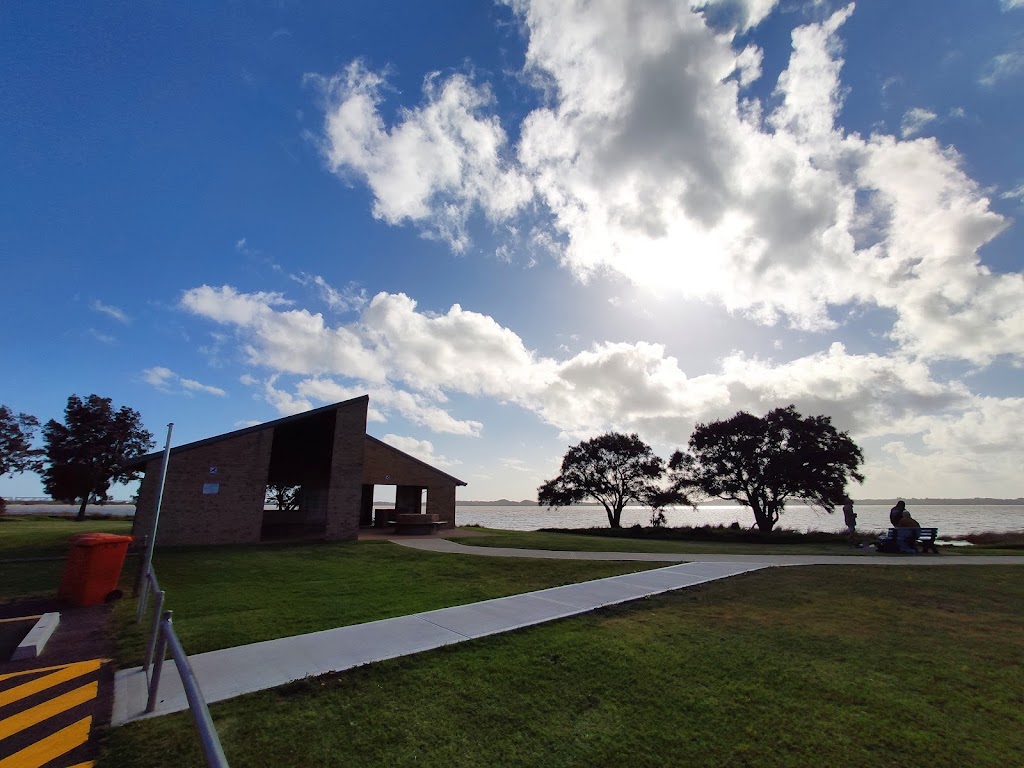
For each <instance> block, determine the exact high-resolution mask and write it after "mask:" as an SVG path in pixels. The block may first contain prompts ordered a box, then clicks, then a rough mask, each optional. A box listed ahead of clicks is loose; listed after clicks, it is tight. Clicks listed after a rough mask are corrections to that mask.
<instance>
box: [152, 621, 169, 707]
mask: <svg viewBox="0 0 1024 768" xmlns="http://www.w3.org/2000/svg"><path fill="white" fill-rule="evenodd" d="M165 623H166V624H167V627H168V628H170V625H171V611H164V615H163V618H162V619H161V620H160V623H159V624H158V625H157V626H158V627H159V630H158V632H157V634H158V635H159V638H158V639H157V643H156V657H155V658H154V660H153V661H154V664H153V673H152V674H151V675H150V676H149V698H148V699H147V700H146V712H147V713H149V712H152V711H153V710H155V709H156V696H157V693H158V691H159V690H160V673H161V672H163V668H164V656H166V655H167V631H166V630H165V629H164V624H165Z"/></svg>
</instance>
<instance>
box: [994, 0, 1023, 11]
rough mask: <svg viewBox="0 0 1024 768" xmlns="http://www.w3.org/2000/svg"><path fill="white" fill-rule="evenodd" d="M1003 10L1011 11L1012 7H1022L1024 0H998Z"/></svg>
mask: <svg viewBox="0 0 1024 768" xmlns="http://www.w3.org/2000/svg"><path fill="white" fill-rule="evenodd" d="M1000 2H1001V3H1002V4H1003V10H1004V11H1012V10H1013V9H1014V8H1024V0H1000Z"/></svg>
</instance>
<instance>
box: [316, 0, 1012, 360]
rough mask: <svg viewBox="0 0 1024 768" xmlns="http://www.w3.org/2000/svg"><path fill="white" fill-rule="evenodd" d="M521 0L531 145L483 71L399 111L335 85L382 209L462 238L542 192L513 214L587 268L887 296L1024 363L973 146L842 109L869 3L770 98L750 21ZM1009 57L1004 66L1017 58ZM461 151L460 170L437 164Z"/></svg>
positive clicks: (927, 349) (763, 303) (916, 341)
mask: <svg viewBox="0 0 1024 768" xmlns="http://www.w3.org/2000/svg"><path fill="white" fill-rule="evenodd" d="M510 4H511V6H512V7H513V9H514V10H515V11H516V13H517V14H518V15H519V16H520V17H521V19H522V20H523V24H524V29H525V30H526V34H527V36H528V39H527V43H528V47H527V53H526V75H527V76H528V77H529V78H530V82H532V83H534V84H535V85H536V86H537V87H538V88H539V89H542V90H543V92H544V94H545V95H546V97H547V98H546V99H545V105H544V106H542V107H539V108H537V109H535V110H533V111H532V112H530V113H529V114H528V115H526V117H525V118H524V119H523V121H522V123H521V125H520V126H518V127H519V132H518V133H519V136H520V138H519V141H518V143H517V144H516V145H515V147H514V160H513V159H509V158H510V157H511V150H512V149H513V148H509V149H508V150H506V148H505V141H506V139H505V135H506V134H505V132H504V129H503V128H502V127H501V126H500V125H498V123H497V118H496V117H493V116H489V115H488V111H493V109H492V108H493V100H492V97H491V95H490V93H489V92H488V91H486V89H485V88H484V86H481V85H475V84H472V83H471V82H470V80H469V79H468V78H467V77H465V76H463V75H453V76H451V77H449V78H447V79H445V78H443V77H441V76H439V75H434V76H431V78H429V79H428V84H427V87H425V89H424V93H423V104H421V105H420V106H418V107H416V108H409V109H406V110H400V112H399V116H398V117H397V118H396V120H395V121H394V123H393V124H392V125H391V126H387V125H386V124H385V122H384V119H383V117H382V116H381V113H380V110H379V109H378V107H379V103H380V92H381V88H382V87H383V80H382V79H381V77H380V76H378V75H373V74H371V73H368V72H366V71H365V69H363V68H362V67H361V66H359V65H357V64H354V65H353V66H352V67H350V68H349V70H347V71H346V72H345V73H343V74H342V75H339V76H337V77H336V78H333V79H331V80H330V81H329V82H330V87H329V88H328V90H329V91H330V92H331V93H333V94H334V97H333V98H332V100H331V101H330V108H329V109H328V114H327V127H326V128H325V141H326V142H327V144H328V147H329V150H330V152H331V153H332V154H331V157H332V160H331V167H332V168H334V169H336V170H339V171H340V170H347V171H348V172H349V173H355V174H356V176H357V177H360V178H363V179H365V181H366V183H367V184H368V185H369V187H370V189H371V190H372V191H373V194H374V196H375V210H376V211H377V213H378V215H380V216H382V217H383V218H385V219H386V220H388V221H390V222H395V223H397V222H400V221H413V222H418V223H419V224H420V225H422V226H425V227H428V229H429V228H431V227H435V229H434V230H431V231H433V232H434V234H437V233H438V231H437V230H436V227H440V228H441V229H445V228H447V230H448V231H450V232H452V233H454V234H453V235H452V237H451V238H450V239H451V240H452V242H453V244H454V245H455V247H456V248H459V249H461V248H464V247H465V245H466V238H467V237H468V235H467V232H466V227H465V224H466V213H467V211H468V210H470V209H471V208H474V207H479V208H480V209H481V210H483V211H485V212H487V213H488V215H490V216H492V218H495V219H500V220H504V219H506V218H508V217H511V216H514V215H515V214H516V213H517V211H520V210H521V206H522V204H523V203H524V201H526V200H527V199H532V200H533V201H535V205H534V206H531V208H530V209H529V210H530V220H529V222H528V226H524V227H520V226H518V225H516V226H514V227H512V229H513V230H514V231H515V232H517V233H518V232H524V233H525V232H529V235H524V236H523V237H524V238H525V239H524V241H523V242H532V243H535V244H536V245H535V247H536V248H537V252H538V253H541V252H543V251H549V250H550V251H552V252H554V253H555V254H556V255H557V257H558V258H559V259H560V260H561V261H562V263H563V264H565V265H566V266H567V267H568V268H569V269H571V270H572V271H573V272H574V273H575V274H576V275H577V276H578V277H579V278H580V279H581V280H587V279H589V278H590V277H591V276H592V275H594V274H598V273H601V272H603V271H606V270H611V271H613V272H615V273H618V274H619V275H622V276H624V277H625V278H627V279H628V280H630V281H632V282H633V283H634V284H635V285H637V286H639V287H640V288H643V289H646V290H647V291H649V292H651V293H654V294H656V295H661V296H667V295H675V296H678V297H680V298H683V299H691V300H701V301H710V302H716V303H719V304H721V305H722V306H724V307H725V308H726V309H728V310H729V311H731V312H735V313H742V314H744V315H746V316H748V317H749V318H751V319H753V320H754V321H756V322H759V323H765V324H774V323H783V322H784V323H787V324H789V325H791V326H793V327H796V328H800V329H807V330H818V331H820V330H824V329H829V328H833V327H835V326H836V325H837V324H838V322H839V320H837V318H836V316H835V315H836V312H837V309H839V308H845V307H848V306H862V307H879V308H882V309H883V310H886V311H889V312H891V313H892V314H893V316H894V318H895V321H894V324H893V326H892V329H891V337H892V339H893V340H894V341H896V342H897V343H898V344H899V345H901V346H902V351H903V352H905V353H906V354H909V355H913V356H918V357H921V358H954V359H955V358H960V359H963V360H968V361H970V362H972V363H976V364H982V365H984V364H987V363H989V362H990V361H992V360H993V359H995V358H997V357H1000V356H1003V355H1006V356H1009V357H1011V358H1012V359H1016V360H1018V361H1020V360H1022V359H1024V322H1022V317H1021V311H1020V310H1019V309H1018V308H1019V307H1022V306H1024V282H1022V280H1021V276H1020V275H1018V274H1010V275H1006V274H1002V275H999V274H992V273H991V272H990V271H989V270H988V269H986V268H985V267H984V266H983V265H982V263H981V258H980V255H979V253H980V250H981V249H982V248H983V247H984V246H985V245H986V244H987V243H989V242H990V241H991V240H992V239H993V238H995V237H996V236H997V235H998V234H999V233H1000V232H1001V231H1002V230H1003V229H1004V228H1005V227H1006V226H1007V221H1006V220H1005V219H1004V218H1002V217H1001V216H999V215H998V214H997V213H995V212H993V211H992V210H991V208H990V205H989V200H988V198H987V197H986V195H985V193H984V191H983V190H982V189H981V188H980V187H979V185H978V184H977V183H976V182H974V181H973V180H972V179H971V178H970V177H968V176H967V174H966V173H965V172H964V170H963V162H962V159H961V158H960V156H959V155H958V154H957V153H956V152H955V151H954V150H952V149H950V148H946V147H943V146H941V145H939V144H938V143H937V142H935V141H934V140H933V139H929V138H913V136H914V134H915V133H917V132H919V131H920V130H921V129H922V127H923V126H924V125H926V124H927V122H928V121H929V120H931V119H932V118H931V114H932V113H930V112H927V111H926V110H921V109H918V110H916V111H915V110H912V111H911V112H910V113H908V115H907V120H906V122H905V125H904V134H903V135H902V136H901V137H900V138H897V137H894V136H890V135H886V134H883V133H876V134H873V135H871V136H867V137H864V136H861V135H859V134H855V133H847V132H846V131H845V130H844V129H843V128H842V126H840V125H838V124H837V117H838V115H839V114H840V108H841V105H842V102H843V98H844V95H845V92H846V89H845V87H844V86H843V84H842V81H841V79H840V75H841V71H842V66H843V61H842V58H841V49H842V42H841V39H840V32H841V30H842V28H843V24H844V23H845V22H846V21H847V19H848V18H849V17H850V16H851V14H852V13H853V12H854V6H853V5H852V4H850V5H847V6H846V7H844V8H842V9H841V10H839V11H837V12H835V13H834V14H832V15H831V16H830V17H829V18H827V19H826V20H824V21H822V22H820V23H813V24H807V25H804V26H801V27H799V28H797V29H795V30H794V31H793V35H792V41H793V48H792V53H791V55H790V59H789V62H788V64H787V66H786V68H785V70H784V71H783V72H782V74H781V75H780V76H779V78H778V81H777V83H776V88H775V91H774V98H775V100H774V101H773V102H772V103H773V104H777V106H775V107H774V108H773V109H771V110H770V111H768V106H767V105H766V104H765V103H762V102H760V101H758V100H756V99H750V98H748V97H745V96H743V95H741V92H740V83H739V82H737V77H734V76H733V75H734V73H739V74H738V78H739V80H740V81H741V82H747V81H749V80H750V79H751V78H753V77H755V76H756V75H757V73H758V71H759V69H760V66H759V61H760V58H761V55H760V52H758V51H755V50H752V49H750V48H748V47H746V44H745V43H744V47H743V48H742V49H741V50H736V49H734V47H733V45H734V43H735V41H736V40H737V39H739V38H737V37H735V36H730V34H729V33H723V32H721V31H715V30H713V29H711V28H709V26H708V25H707V24H705V22H704V19H703V18H702V17H701V16H700V15H699V14H696V13H693V12H691V11H690V10H688V9H687V7H686V6H682V5H680V4H677V3H668V2H650V3H620V2H612V1H611V0H606V1H605V2H583V0H532V1H528V0H516V1H515V2H511V3H510ZM693 5H694V6H695V7H698V8H708V9H709V10H708V12H709V13H710V12H712V11H714V10H715V9H712V8H710V6H712V5H714V6H716V8H717V10H721V9H722V8H725V7H726V6H730V5H731V7H732V8H733V11H734V13H735V12H738V15H734V17H733V18H734V19H739V21H738V22H736V24H735V25H734V29H735V30H740V29H742V28H744V25H747V26H749V25H750V24H756V23H758V22H759V21H760V20H762V19H764V18H765V17H766V15H767V14H768V13H770V11H771V10H772V7H773V6H774V5H775V4H774V3H772V2H768V1H767V0H765V2H746V3H741V2H732V3H701V2H697V3H693ZM1007 56H1009V54H1007ZM997 63H998V72H999V73H1000V75H999V76H1003V75H1004V74H1006V73H1008V72H1010V71H1011V70H1012V69H1013V68H1014V67H1016V66H1017V64H1016V63H1015V60H1013V59H1012V57H1011V58H1002V59H998V60H997ZM441 115H447V116H448V117H447V118H445V119H441V118H440V116H441ZM470 128H472V130H470ZM467 135H471V136H475V137H477V138H478V139H479V138H480V137H484V136H486V137H488V139H487V141H486V142H484V144H485V145H486V146H487V147H488V148H489V149H488V151H487V152H480V153H476V154H474V153H472V152H469V151H468V149H467V148H468V147H470V146H476V145H475V144H473V143H472V142H467V140H466V138H465V137H466V136H467ZM480 140H481V141H482V139H480ZM397 146H402V147H403V150H404V149H406V148H408V149H409V151H408V152H405V151H403V152H398V151H396V149H395V148H396V147H397ZM427 154H430V155H431V157H433V156H434V155H436V156H437V157H436V159H433V160H431V161H430V163H428V164H427V166H426V167H425V168H421V167H420V165H419V164H420V163H421V162H426V161H425V160H423V158H424V157H425V156H426V155H427ZM454 158H459V162H458V163H456V162H455V159H454ZM468 158H469V159H468ZM448 164H451V166H452V168H456V167H457V168H458V169H459V170H458V172H454V171H453V172H451V173H448V174H446V173H443V172H442V171H441V170H440V169H439V168H435V165H439V166H440V167H445V168H446V167H448ZM481 168H483V169H486V172H485V171H481V170H480V169H481ZM510 179H515V183H511V182H510V181H509V180H510ZM524 183H528V185H529V189H528V190H527V189H525V188H524V187H523V184H524ZM508 184H511V188H512V189H514V190H516V192H515V194H512V195H506V194H505V192H507V190H508V189H509V188H510V187H509V186H508ZM488 185H490V186H488ZM488 189H489V192H488ZM495 199H500V200H505V201H508V204H507V205H497V204H495V203H493V200H495ZM537 206H540V207H539V208H538V207H537ZM452 211H454V212H455V219H456V225H452V226H449V225H448V224H445V222H447V221H449V217H450V215H451V212H452ZM523 216H524V218H525V217H526V214H523ZM437 222H441V224H437Z"/></svg>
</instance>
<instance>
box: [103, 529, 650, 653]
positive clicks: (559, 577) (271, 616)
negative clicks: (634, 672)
mask: <svg viewBox="0 0 1024 768" xmlns="http://www.w3.org/2000/svg"><path fill="white" fill-rule="evenodd" d="M657 565H658V564H657V563H626V562H623V563H614V562H612V563H609V562H588V561H579V560H527V559H521V558H509V559H505V558H486V559H484V558H477V557H465V556H462V555H445V554H437V553H432V552H420V551H417V550H413V549H408V548H406V547H400V546H398V545H396V544H391V543H389V542H386V541H363V542H335V543H317V544H303V545H260V546H245V547H243V546H236V547H190V548H182V549H171V550H165V551H158V552H157V554H156V557H155V558H154V567H155V569H156V573H157V578H158V580H159V582H160V587H161V588H162V589H163V590H164V591H165V592H166V593H167V607H168V608H169V609H172V610H173V611H174V625H175V628H176V630H177V633H178V636H179V638H180V639H181V642H182V644H183V645H184V647H185V649H186V650H187V651H188V652H189V653H201V652H203V651H209V650H214V649H217V648H227V647H231V646H235V645H243V644H245V643H254V642H258V641H260V640H270V639H273V638H277V637H285V636H288V635H297V634H303V633H306V632H315V631H318V630H321V629H330V628H332V627H341V626H345V625H348V624H358V623H362V622H366V621H375V620H377V619H387V618H392V617H394V616H404V615H406V614H410V613H418V612H420V611H428V610H433V609H435V608H445V607H448V606H452V605H462V604H465V603H473V602H477V601H479V600H487V599H490V598H494V597H504V596H505V595H512V594H517V593H520V592H529V591H531V590H535V589H544V588H546V587H552V586H559V585H562V584H571V583H574V582H578V581H588V580H590V579H598V578H602V577H605V576H615V575H618V574H622V573H631V572H634V571H639V570H645V569H647V568H651V567H655V566H657ZM134 606H135V603H134V601H124V603H123V604H122V605H119V606H118V608H117V610H116V612H115V618H117V619H118V621H119V625H120V627H121V629H120V634H121V638H122V640H121V653H120V656H119V661H120V662H121V664H122V665H128V664H138V663H141V658H142V654H143V651H144V642H143V638H142V633H141V631H140V630H139V629H138V626H137V625H135V624H134V615H135V607H134Z"/></svg>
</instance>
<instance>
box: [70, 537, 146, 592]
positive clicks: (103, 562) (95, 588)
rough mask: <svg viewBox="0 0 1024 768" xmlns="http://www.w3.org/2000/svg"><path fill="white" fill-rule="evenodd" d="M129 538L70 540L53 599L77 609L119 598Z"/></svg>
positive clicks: (80, 538)
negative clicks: (62, 601) (69, 547)
mask: <svg viewBox="0 0 1024 768" xmlns="http://www.w3.org/2000/svg"><path fill="white" fill-rule="evenodd" d="M131 543H132V537H131V536H118V535H117V534H114V533H80V534H78V535H77V536H74V537H72V539H71V551H70V552H69V553H68V561H67V563H66V564H65V566H64V576H63V577H62V578H61V580H60V589H59V590H58V591H57V596H58V597H59V598H61V599H62V600H67V601H68V602H69V603H72V604H74V605H79V606H89V605H99V604H100V603H103V602H106V601H107V600H108V599H113V598H114V597H119V596H120V593H119V592H118V591H117V585H118V582H120V581H121V568H122V567H123V566H124V558H125V555H126V554H127V553H128V545H129V544H131Z"/></svg>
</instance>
